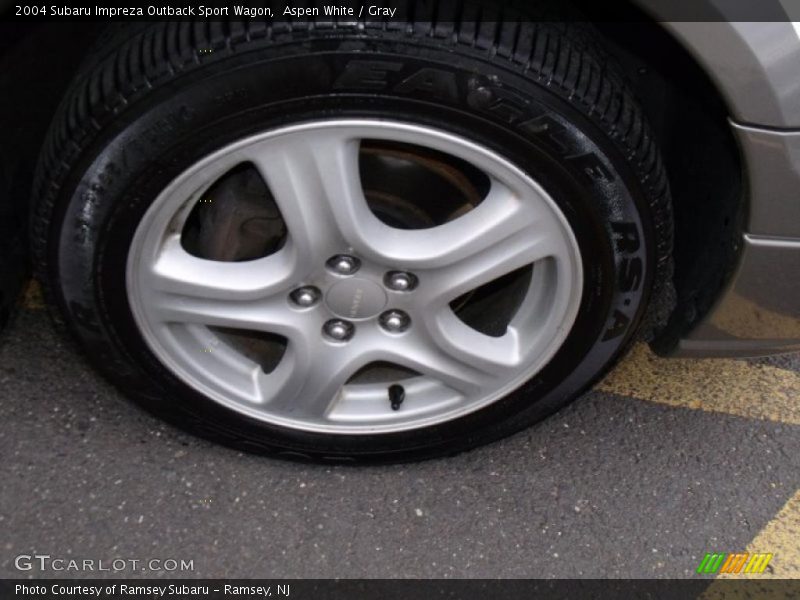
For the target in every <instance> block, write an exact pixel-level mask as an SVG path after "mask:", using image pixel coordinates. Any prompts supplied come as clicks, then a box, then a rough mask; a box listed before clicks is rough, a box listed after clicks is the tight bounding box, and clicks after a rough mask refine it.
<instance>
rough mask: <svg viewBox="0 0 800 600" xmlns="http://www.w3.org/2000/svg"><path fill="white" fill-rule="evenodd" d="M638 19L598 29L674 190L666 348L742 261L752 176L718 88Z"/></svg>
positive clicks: (658, 30)
mask: <svg viewBox="0 0 800 600" xmlns="http://www.w3.org/2000/svg"><path fill="white" fill-rule="evenodd" d="M631 10H633V9H631ZM637 19H638V20H637V21H636V22H635V26H631V23H630V22H627V23H622V24H620V23H610V22H601V23H597V24H596V28H597V29H598V31H599V32H600V34H601V35H602V36H603V37H604V38H605V39H606V40H607V42H608V46H609V49H610V51H611V52H612V54H614V55H615V56H616V58H617V59H618V60H619V62H620V63H621V64H622V65H623V68H624V69H625V71H626V72H627V74H628V76H629V78H630V81H631V82H632V84H633V86H634V90H635V92H636V94H637V96H638V98H639V99H640V100H641V102H642V103H643V106H644V109H645V112H646V113H647V115H648V118H649V119H650V121H651V122H652V124H653V128H654V130H655V134H656V135H657V136H658V138H659V147H660V148H661V150H662V154H663V158H664V161H665V165H666V170H667V176H668V179H669V183H670V188H671V191H672V199H673V209H674V215H675V241H674V250H673V257H674V265H675V271H674V282H675V288H676V292H677V304H676V307H675V309H674V311H673V312H672V314H671V316H670V317H669V319H668V320H667V322H666V323H663V324H662V325H663V328H662V329H661V331H660V333H659V334H658V335H657V337H656V338H655V340H653V341H652V342H651V345H652V347H653V348H654V350H655V351H656V352H658V353H659V354H668V353H670V352H671V351H672V350H673V349H674V347H675V345H676V344H677V342H678V340H679V339H680V338H681V337H682V336H683V335H685V334H686V333H687V332H688V331H689V330H690V329H691V328H692V327H693V326H694V325H695V324H696V323H697V322H698V321H699V320H700V319H702V317H703V316H704V315H705V314H706V313H707V312H708V311H709V310H710V309H711V307H712V305H713V303H714V301H715V300H716V299H717V297H718V296H719V295H720V293H721V292H722V290H723V289H724V288H725V286H726V285H727V283H728V281H729V279H730V277H731V275H732V273H733V271H734V269H735V267H736V264H737V261H738V255H739V249H740V246H741V237H742V236H741V234H742V232H743V231H744V226H745V218H746V214H747V206H746V196H745V194H744V191H745V189H744V188H745V185H746V181H745V177H744V171H743V168H742V162H741V157H740V153H739V148H738V145H737V143H736V140H735V138H734V136H733V133H732V131H731V127H730V124H729V121H728V119H729V114H730V111H729V110H728V108H727V106H726V105H725V103H724V102H723V100H722V97H721V95H720V93H719V91H718V90H717V88H716V87H715V86H714V84H713V83H712V82H711V80H710V79H709V77H708V76H707V74H706V73H705V72H704V71H703V69H702V68H701V67H700V66H699V65H698V64H697V63H696V62H695V60H694V59H693V58H692V57H691V56H690V54H689V53H688V52H687V50H686V49H685V48H684V47H683V46H681V44H680V43H679V42H677V41H676V40H675V39H674V38H673V37H672V36H671V35H670V34H669V33H668V32H667V31H666V30H665V29H664V28H663V27H662V26H661V25H659V24H658V23H655V22H652V21H645V20H643V18H642V16H641V15H639V16H638V17H637Z"/></svg>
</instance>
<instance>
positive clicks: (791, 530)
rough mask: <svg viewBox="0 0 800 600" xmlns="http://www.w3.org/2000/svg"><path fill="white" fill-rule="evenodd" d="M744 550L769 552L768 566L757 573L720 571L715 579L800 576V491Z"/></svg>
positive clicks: (751, 552)
mask: <svg viewBox="0 0 800 600" xmlns="http://www.w3.org/2000/svg"><path fill="white" fill-rule="evenodd" d="M745 552H749V553H750V554H755V553H761V552H770V553H772V560H771V561H770V563H769V566H770V568H768V569H767V570H766V571H764V572H763V573H762V574H760V575H755V574H753V573H744V572H742V573H739V574H738V575H736V574H731V573H722V574H720V575H719V576H718V577H717V578H718V579H743V578H744V579H764V578H773V579H798V578H800V490H798V491H797V492H795V494H794V496H792V497H791V498H789V501H788V502H787V503H786V504H784V506H783V508H782V509H781V510H780V512H779V513H778V514H777V515H775V518H774V519H772V520H771V521H770V522H769V523H767V524H766V525H765V526H764V529H762V530H761V531H760V532H759V534H758V535H757V536H756V537H755V538H753V541H752V542H750V543H749V544H748V545H747V548H746V549H745Z"/></svg>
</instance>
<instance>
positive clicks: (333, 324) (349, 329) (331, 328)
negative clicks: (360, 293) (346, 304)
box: [322, 319, 356, 342]
mask: <svg viewBox="0 0 800 600" xmlns="http://www.w3.org/2000/svg"><path fill="white" fill-rule="evenodd" d="M322 331H324V332H325V335H327V336H328V337H329V338H331V339H332V340H335V341H337V342H346V341H347V340H349V339H350V338H351V337H353V334H354V333H355V331H356V328H355V326H354V325H353V324H352V323H350V322H349V321H343V320H341V319H331V320H330V321H327V322H326V323H325V325H323V326H322Z"/></svg>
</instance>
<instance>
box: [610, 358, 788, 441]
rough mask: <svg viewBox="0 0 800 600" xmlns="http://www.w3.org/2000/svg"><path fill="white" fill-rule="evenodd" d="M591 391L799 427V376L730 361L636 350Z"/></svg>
mask: <svg viewBox="0 0 800 600" xmlns="http://www.w3.org/2000/svg"><path fill="white" fill-rule="evenodd" d="M595 389H597V390H600V391H603V392H611V393H613V394H619V395H621V396H631V397H633V398H637V399H639V400H646V401H649V402H657V403H659V404H667V405H670V406H679V407H683V408H693V409H700V410H705V411H710V412H718V413H726V414H731V415H737V416H740V417H748V418H752V419H767V420H770V421H778V422H781V423H790V424H793V425H800V374H798V373H794V372H792V371H787V370H786V369H780V368H777V367H771V366H769V365H762V364H755V363H748V362H745V361H743V360H731V359H704V360H696V359H685V358H675V359H672V358H671V359H664V358H659V357H657V356H656V355H655V354H653V353H652V352H651V351H650V349H649V348H648V347H647V346H646V345H645V344H639V345H637V346H636V347H635V348H634V349H633V351H632V352H631V353H630V355H629V356H628V357H627V358H626V359H625V360H624V361H622V362H621V363H620V364H619V365H618V366H617V368H616V369H614V371H612V372H611V373H610V374H609V375H608V376H607V377H606V378H605V379H604V380H603V381H601V382H600V383H599V384H598V385H597V387H596V388H595Z"/></svg>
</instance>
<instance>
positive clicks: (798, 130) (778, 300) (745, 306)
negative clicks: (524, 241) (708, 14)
mask: <svg viewBox="0 0 800 600" xmlns="http://www.w3.org/2000/svg"><path fill="white" fill-rule="evenodd" d="M709 2H710V4H712V5H713V4H714V2H715V0H709ZM657 3H658V2H657V1H656V0H639V4H640V6H641V7H642V8H643V9H644V10H646V11H648V12H650V13H651V14H652V15H653V16H655V17H656V19H658V18H659V15H658V9H657V7H656V6H655V4H657ZM792 18H793V19H795V20H800V16H798V15H792ZM659 20H661V21H665V20H666V19H659ZM662 25H663V26H664V27H665V29H667V31H669V32H670V33H671V34H672V35H673V36H674V37H675V38H676V39H677V40H678V41H679V42H680V43H681V44H682V45H683V46H684V47H685V48H686V49H687V50H688V51H689V52H690V53H691V54H692V55H693V56H694V58H695V59H696V60H697V62H698V63H699V64H700V66H701V67H702V68H703V69H704V70H705V71H706V73H707V74H708V75H709V77H710V78H711V80H712V81H713V82H714V83H715V84H716V86H717V88H718V90H719V91H720V93H721V95H722V97H723V99H724V100H725V101H726V103H727V105H728V107H729V110H730V116H731V127H732V128H733V131H734V134H735V136H736V138H737V140H738V142H739V145H740V151H741V156H742V160H743V164H744V167H745V171H746V180H747V187H746V191H745V193H746V194H747V198H746V199H745V202H746V205H747V207H748V218H747V225H746V227H745V232H744V233H743V239H742V251H741V253H740V256H739V264H738V265H737V267H736V270H735V272H734V275H733V277H732V279H731V281H730V282H729V285H728V288H727V289H726V291H725V292H724V293H723V294H722V295H721V296H720V298H718V299H717V301H716V303H715V305H714V306H713V307H712V309H711V310H710V311H709V312H708V313H707V314H706V315H705V316H704V317H703V318H702V319H701V320H700V321H699V322H698V323H697V324H696V325H695V327H694V328H693V329H692V330H691V331H690V332H689V333H688V334H686V335H685V336H684V338H683V339H681V340H680V341H679V342H678V345H677V348H676V349H675V351H674V353H673V355H675V356H697V357H702V356H759V355H766V354H772V353H779V352H792V351H800V23H798V22H789V21H784V22H764V23H762V22H746V23H743V22H701V23H697V22H663V23H662Z"/></svg>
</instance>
